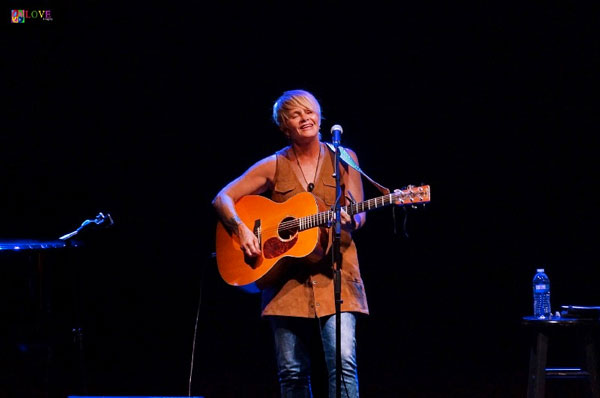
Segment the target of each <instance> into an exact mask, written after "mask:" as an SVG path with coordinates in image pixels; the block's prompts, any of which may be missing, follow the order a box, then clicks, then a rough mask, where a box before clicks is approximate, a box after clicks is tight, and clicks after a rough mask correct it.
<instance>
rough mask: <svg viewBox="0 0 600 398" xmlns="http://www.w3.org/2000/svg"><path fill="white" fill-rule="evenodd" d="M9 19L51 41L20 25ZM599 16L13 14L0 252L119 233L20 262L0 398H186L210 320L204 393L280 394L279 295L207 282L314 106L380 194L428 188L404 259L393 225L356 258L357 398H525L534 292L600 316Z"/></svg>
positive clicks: (578, 12) (199, 11) (14, 260)
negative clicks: (309, 96)
mask: <svg viewBox="0 0 600 398" xmlns="http://www.w3.org/2000/svg"><path fill="white" fill-rule="evenodd" d="M12 8H19V9H20V8H30V9H34V8H42V9H51V10H52V16H53V21H51V22H49V21H46V23H44V22H40V23H37V24H36V23H33V22H32V21H30V22H31V23H25V24H22V25H13V24H10V22H9V10H10V9H12ZM597 11H598V10H597V9H592V7H589V6H587V5H586V4H585V3H583V2H580V3H574V4H573V3H569V4H561V5H558V6H553V5H550V4H546V3H544V4H541V3H540V4H519V3H516V4H514V5H509V4H506V3H502V4H500V3H497V4H488V5H483V4H471V5H468V6H467V5H464V4H463V5H456V4H422V5H421V4H414V3H411V4H400V5H396V6H393V7H392V6H390V5H385V4H378V3H369V4H367V3H363V4H359V5H356V6H351V5H348V4H342V3H339V4H335V3H332V4H329V5H321V6H319V7H312V6H309V5H308V4H304V3H302V4H290V5H288V6H282V5H279V4H268V3H266V2H264V3H258V4H248V5H244V6H240V5H234V4H222V5H216V4H214V3H213V2H211V3H207V4H191V3H185V2H178V3H171V4H166V3H165V4H162V5H160V6H159V5H156V4H153V3H141V2H139V3H138V2H129V3H127V4H116V3H112V2H100V1H84V2H69V3H67V2H65V3H59V2H53V1H43V0H41V1H39V2H31V1H29V0H27V1H13V0H11V1H9V4H8V5H6V6H4V7H3V11H2V12H3V13H4V14H3V15H4V18H3V22H2V30H3V33H2V35H1V36H0V37H1V40H2V45H3V49H4V51H3V53H4V57H3V60H2V64H3V68H5V71H4V73H2V83H3V86H4V89H3V91H2V93H3V96H4V98H5V100H4V105H3V110H4V112H2V114H3V118H2V120H3V123H2V128H1V129H0V131H1V138H2V139H1V141H0V155H1V157H0V162H1V164H2V170H3V172H2V175H3V179H2V180H3V181H2V184H1V187H2V188H1V192H2V195H1V196H0V197H1V199H0V204H1V206H0V209H1V214H0V238H1V239H4V240H10V239H38V240H46V239H56V238H57V237H59V236H61V235H62V234H65V233H67V232H70V231H73V230H74V229H75V228H77V227H78V226H79V225H80V224H81V222H82V221H83V220H85V219H89V218H93V217H94V216H95V215H96V214H97V213H98V212H109V213H110V214H111V215H112V216H113V218H114V220H115V225H114V227H113V228H110V229H105V230H101V231H95V232H96V233H94V234H90V235H89V236H87V237H84V239H85V243H86V244H85V245H84V246H83V247H80V248H77V249H67V250H46V251H43V252H41V253H36V252H7V251H5V252H0V269H1V272H2V282H1V283H2V284H3V286H4V287H3V297H4V298H3V300H2V301H3V308H2V310H3V312H4V314H5V316H3V320H2V329H3V331H2V333H3V335H2V340H3V341H2V343H1V344H2V347H1V349H2V361H3V363H2V365H1V366H2V372H0V373H1V376H0V381H1V382H2V384H1V385H0V396H2V397H3V396H27V395H30V396H45V394H49V395H51V396H65V395H66V394H67V393H80V394H83V393H85V392H87V393H88V394H90V395H91V394H97V395H99V394H103V395H124V394H132V395H187V394H188V391H189V390H188V388H189V381H190V369H191V360H192V348H193V342H194V336H195V335H194V331H195V324H196V322H195V321H196V314H197V311H198V309H199V319H198V324H197V335H196V338H195V352H194V356H193V357H194V363H193V365H194V367H193V375H192V376H193V377H192V381H191V393H192V395H204V396H206V397H207V398H213V397H275V396H277V392H276V391H277V380H276V376H275V369H274V364H273V359H272V351H271V340H270V332H269V329H268V327H267V325H266V323H265V322H264V321H262V320H261V319H260V318H259V297H258V296H256V295H247V294H244V293H242V292H239V291H237V290H235V289H234V288H231V287H229V286H227V285H225V284H224V282H222V281H221V279H220V277H219V275H218V273H217V270H216V266H215V263H214V260H213V259H212V256H211V255H212V253H213V251H214V228H215V222H216V219H215V215H214V214H213V210H212V207H211V205H210V201H211V199H212V198H213V197H214V195H215V194H216V193H217V192H218V190H219V189H220V188H221V187H222V186H223V185H224V184H225V183H226V182H228V181H229V180H231V179H232V178H234V177H236V176H238V175H239V174H241V173H242V172H243V171H244V170H245V169H246V168H247V167H249V166H250V165H251V164H252V163H253V162H254V161H256V160H258V159H260V158H262V157H265V156H267V155H269V154H271V153H273V152H274V151H276V150H278V149H279V148H281V147H283V146H284V145H285V144H286V142H285V141H284V139H283V137H282V135H281V134H280V133H279V132H278V131H277V129H276V128H275V126H274V125H273V124H272V123H271V121H270V111H271V105H272V103H273V101H274V100H275V99H276V98H277V97H278V96H279V95H280V94H281V93H282V92H283V91H284V90H288V89H295V88H304V89H307V90H309V91H311V92H313V93H314V94H315V95H316V96H317V98H318V99H319V100H320V101H321V105H322V108H323V115H324V117H325V119H324V122H323V128H322V131H323V133H324V134H323V135H324V138H325V139H327V140H329V134H328V132H329V129H330V127H331V126H332V125H333V124H341V125H342V126H343V127H344V135H343V137H342V144H343V145H345V146H348V147H350V148H353V149H354V150H355V151H356V152H357V154H358V156H359V159H360V162H361V166H362V167H363V169H364V170H365V171H366V172H367V173H368V174H369V175H370V176H371V177H372V178H374V179H375V180H377V181H378V182H380V183H381V184H383V185H386V186H388V187H390V188H398V187H403V186H405V185H407V184H417V185H418V184H422V183H425V184H430V185H431V189H432V202H431V204H430V205H428V206H426V207H424V208H419V209H417V210H411V211H408V218H407V224H406V225H407V232H408V236H409V237H408V238H406V237H404V236H403V235H402V234H401V233H400V232H401V231H402V228H401V221H402V217H403V214H404V213H403V211H402V210H401V209H397V212H396V216H397V222H398V231H399V233H397V234H394V224H393V219H392V212H391V210H390V209H389V208H388V209H381V210H377V211H373V212H371V213H369V215H368V223H367V225H366V226H365V227H364V228H363V229H361V230H360V231H359V232H358V233H356V235H355V239H356V240H357V244H358V246H359V256H360V261H361V268H362V273H363V279H364V281H365V284H366V288H367V295H368V298H369V304H370V308H371V315H370V316H369V317H366V318H362V319H360V321H359V324H358V331H357V333H358V338H359V341H358V343H359V346H358V356H359V372H360V382H361V390H362V394H363V395H364V396H366V397H396V396H405V397H438V396H439V397H453V396H461V397H469V396H471V397H492V396H498V397H506V396H513V397H518V396H525V386H526V369H527V361H528V347H527V343H528V341H527V335H526V331H525V330H523V329H522V327H521V326H520V324H519V320H520V317H521V316H523V315H528V314H529V313H530V312H531V307H532V298H531V286H530V284H531V279H532V277H533V274H534V272H535V269H536V268H537V267H542V266H543V267H545V268H546V270H547V273H548V274H549V276H550V279H551V283H552V304H553V307H554V309H555V310H559V309H560V305H564V304H579V305H598V304H600V298H599V297H598V289H597V284H598V281H599V277H600V271H599V270H598V260H597V257H596V247H597V239H598V233H597V225H598V214H597V206H596V203H597V201H596V199H595V196H594V195H593V193H592V191H593V189H594V186H595V185H596V183H597V173H596V168H597V167H596V166H597V156H596V153H597V147H596V143H595V141H594V138H595V135H596V134H597V131H598V125H597V123H596V115H597V109H598V105H599V101H598V91H599V90H598V89H599V84H598V82H599V79H598V70H599V69H598V68H599V66H600V65H599V62H598V61H599V60H600V58H599V45H598V40H597V37H598V34H597V33H598V32H597V29H596V28H597V25H598V22H597V15H598V14H597ZM365 191H366V196H367V197H373V196H376V195H378V192H377V191H376V190H375V188H373V187H372V186H371V185H369V183H368V181H365ZM199 304H200V306H199ZM73 328H81V330H82V333H83V349H79V346H78V345H77V344H75V343H74V342H73V341H74V340H73V338H74V336H73V332H72V329H73ZM82 354H83V357H82V356H81V355H82ZM315 354H318V353H315ZM315 366H316V368H317V370H319V369H322V368H321V366H322V364H320V363H318V362H317V363H316V365H315ZM317 373H318V372H317ZM322 387H323V381H322V378H321V377H320V376H319V375H318V374H317V375H315V393H319V392H320V391H321V389H322ZM573 388H575V387H573Z"/></svg>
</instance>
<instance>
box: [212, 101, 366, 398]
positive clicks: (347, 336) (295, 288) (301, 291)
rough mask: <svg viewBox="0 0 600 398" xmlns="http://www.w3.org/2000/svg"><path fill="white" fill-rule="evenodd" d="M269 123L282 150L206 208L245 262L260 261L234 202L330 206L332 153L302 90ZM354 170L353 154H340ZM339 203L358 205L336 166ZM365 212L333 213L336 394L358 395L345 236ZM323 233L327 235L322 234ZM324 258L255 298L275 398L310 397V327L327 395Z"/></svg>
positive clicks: (355, 294)
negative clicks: (316, 335) (270, 352)
mask: <svg viewBox="0 0 600 398" xmlns="http://www.w3.org/2000/svg"><path fill="white" fill-rule="evenodd" d="M273 120H274V122H275V124H276V125H277V126H278V127H279V129H280V130H281V131H282V132H283V134H284V135H285V136H286V137H287V138H288V140H289V146H287V147H285V148H283V149H282V150H280V151H278V152H277V153H275V154H273V155H271V156H269V157H267V158H265V159H262V160H260V161H258V162H256V163H255V164H254V165H253V166H251V167H250V168H249V169H248V170H247V171H246V172H245V173H244V174H242V175H241V176H240V177H238V178H236V179H235V180H233V181H232V182H230V183H229V184H228V185H227V186H225V187H224V188H223V189H222V190H221V191H220V192H219V193H218V194H217V196H216V197H215V199H214V200H213V205H214V207H215V209H216V211H217V213H218V215H219V217H220V218H221V220H222V221H223V223H224V225H225V226H226V228H227V229H228V230H229V231H230V233H232V234H236V235H237V236H238V237H239V242H240V248H241V250H242V251H243V252H244V254H245V255H246V256H250V257H256V256H260V255H261V247H260V243H259V240H258V238H257V237H256V236H255V234H254V233H253V232H252V231H251V230H250V229H249V228H248V226H246V225H245V224H243V223H242V222H241V221H240V218H239V217H238V215H237V213H236V211H235V206H234V204H235V203H236V202H237V201H238V200H239V199H240V198H242V197H243V196H245V195H251V194H262V193H265V192H270V197H271V199H272V200H273V201H275V202H284V201H286V200H288V199H290V198H291V197H293V196H294V195H296V194H298V193H300V192H304V191H308V192H311V193H312V194H313V195H315V196H317V197H318V198H320V199H321V200H323V201H324V203H325V204H326V205H328V206H333V205H334V202H335V199H336V198H335V193H336V189H335V187H336V182H335V177H334V175H333V174H334V171H335V165H334V161H335V154H334V153H333V152H332V151H331V150H330V149H329V148H328V146H327V145H325V144H324V143H322V142H321V140H320V132H319V130H320V127H321V107H320V105H319V102H318V101H317V100H316V98H315V97H314V96H313V95H312V94H311V93H309V92H307V91H304V90H292V91H286V92H285V93H283V95H282V96H281V97H280V98H279V99H277V101H276V102H275V104H274V105H273ZM346 150H347V151H348V152H349V153H350V156H352V158H353V159H354V161H355V162H356V163H357V164H358V159H357V157H356V154H355V153H354V152H353V151H351V150H349V149H347V148H346ZM340 184H341V187H342V197H343V199H342V200H345V199H346V198H351V199H352V200H354V201H357V202H361V201H362V200H363V187H362V180H361V176H360V174H359V173H358V172H357V171H356V170H354V169H353V168H351V167H347V166H345V165H342V167H340ZM365 221H366V214H365V213H359V214H355V215H353V216H350V215H348V214H347V213H346V212H343V211H342V212H341V225H342V232H341V239H340V250H341V252H342V259H343V260H342V267H341V275H342V278H341V280H342V301H343V302H342V306H341V311H342V313H341V325H342V331H341V338H342V344H341V353H342V396H347V397H358V377H357V366H356V340H355V325H356V317H355V314H357V313H362V314H368V306H367V301H366V296H365V290H364V286H363V283H362V279H361V277H360V270H359V266H358V256H357V252H356V247H355V245H354V242H353V241H352V236H351V232H352V231H355V230H357V229H358V228H360V227H362V226H363V225H364V223H365ZM330 235H331V234H330ZM329 243H330V244H329V245H328V250H330V249H331V236H330V237H329ZM329 254H330V253H327V254H326V255H325V256H323V258H322V259H320V260H319V261H317V262H310V261H308V260H307V259H299V260H298V261H297V263H300V264H297V265H301V266H295V267H292V268H291V272H290V273H288V274H286V275H285V276H284V277H282V278H281V280H279V281H277V283H276V284H275V286H271V287H268V288H266V289H264V290H263V292H262V316H263V317H267V318H268V319H269V320H270V323H271V327H272V330H273V336H274V343H275V353H276V359H277V365H278V376H279V382H280V386H281V395H282V397H284V398H286V397H310V396H311V392H310V391H311V390H310V360H309V351H310V345H311V344H313V342H312V341H311V338H310V336H311V335H312V333H311V331H312V330H313V329H314V328H315V327H318V329H319V332H320V336H321V343H322V345H323V352H324V353H325V362H326V365H327V369H328V373H329V375H328V377H329V394H330V396H331V397H334V396H335V387H336V360H335V303H334V292H333V285H334V284H333V267H332V261H331V256H330V255H329Z"/></svg>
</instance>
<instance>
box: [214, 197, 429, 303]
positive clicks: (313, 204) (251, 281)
mask: <svg viewBox="0 0 600 398" xmlns="http://www.w3.org/2000/svg"><path fill="white" fill-rule="evenodd" d="M429 201H430V187H429V185H423V186H419V187H408V188H407V189H405V190H396V191H394V192H392V193H390V194H388V195H384V196H379V197H376V198H373V199H369V200H366V201H364V202H360V203H353V204H350V205H348V206H343V207H342V209H343V210H344V211H346V212H347V213H348V214H349V215H351V216H352V215H354V214H357V213H362V212H365V211H369V210H373V209H378V208H381V207H385V206H388V205H391V204H395V205H416V204H423V203H427V202H429ZM235 209H236V212H237V214H238V216H239V217H240V220H241V221H242V222H243V223H244V224H245V225H246V226H247V227H248V228H250V230H252V231H253V232H254V234H255V235H256V237H257V238H258V241H259V243H260V247H261V255H259V256H257V257H248V256H245V255H244V253H243V251H242V250H241V249H240V244H239V239H238V237H237V235H235V234H230V233H229V231H227V229H226V228H225V226H224V225H223V223H222V222H220V221H219V222H218V223H217V236H216V249H217V250H216V255H217V266H218V269H219V273H220V274H221V277H222V278H223V280H224V281H225V282H226V283H228V284H229V285H232V286H237V287H239V288H241V289H243V290H245V291H247V292H250V293H258V292H259V291H260V290H262V289H264V288H266V287H268V286H270V285H271V284H272V283H274V282H275V281H276V280H277V279H278V276H280V275H281V273H282V272H283V271H284V268H285V263H286V262H287V261H286V260H291V259H298V258H305V257H306V259H307V260H309V261H318V260H320V259H321V258H322V257H323V256H324V255H325V248H326V247H327V239H328V237H327V234H326V233H324V232H325V231H323V228H326V227H328V226H330V225H331V224H332V223H333V222H334V220H335V211H334V210H332V209H328V208H327V206H326V205H325V203H324V202H323V201H322V200H321V199H319V198H317V197H316V196H314V195H313V194H311V193H309V192H302V193H299V194H297V195H295V196H293V197H291V198H290V199H288V200H287V201H285V202H282V203H277V202H274V201H272V200H270V199H268V198H266V197H264V196H260V195H248V196H244V197H243V198H241V199H240V200H239V201H237V202H236V204H235Z"/></svg>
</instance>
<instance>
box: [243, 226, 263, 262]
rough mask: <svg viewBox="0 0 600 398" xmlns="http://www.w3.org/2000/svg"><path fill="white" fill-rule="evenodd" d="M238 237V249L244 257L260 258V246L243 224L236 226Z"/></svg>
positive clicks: (254, 236)
mask: <svg viewBox="0 0 600 398" xmlns="http://www.w3.org/2000/svg"><path fill="white" fill-rule="evenodd" d="M238 237H239V238H240V249H242V251H243V252H244V254H245V255H246V256H249V257H257V256H260V244H259V243H258V238H257V237H256V235H254V233H253V232H252V231H251V230H250V228H248V227H247V226H246V224H244V223H240V224H238Z"/></svg>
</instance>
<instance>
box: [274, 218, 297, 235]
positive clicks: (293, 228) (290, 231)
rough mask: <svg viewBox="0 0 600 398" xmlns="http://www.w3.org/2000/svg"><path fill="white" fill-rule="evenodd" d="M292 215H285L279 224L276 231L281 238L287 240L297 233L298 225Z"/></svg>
mask: <svg viewBox="0 0 600 398" xmlns="http://www.w3.org/2000/svg"><path fill="white" fill-rule="evenodd" d="M294 220H295V218H294V217H286V218H284V219H283V220H282V221H281V224H279V228H278V230H277V231H278V233H279V237H280V238H281V240H289V239H291V238H293V237H294V236H295V235H296V234H297V233H298V225H297V223H294Z"/></svg>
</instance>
